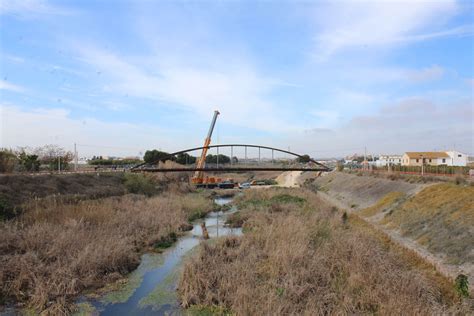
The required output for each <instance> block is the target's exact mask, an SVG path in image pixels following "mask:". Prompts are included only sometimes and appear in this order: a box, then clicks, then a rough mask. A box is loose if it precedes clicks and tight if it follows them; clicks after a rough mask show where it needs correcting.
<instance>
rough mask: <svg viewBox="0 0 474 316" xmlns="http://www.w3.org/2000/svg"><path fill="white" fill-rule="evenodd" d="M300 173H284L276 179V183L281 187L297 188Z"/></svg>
mask: <svg viewBox="0 0 474 316" xmlns="http://www.w3.org/2000/svg"><path fill="white" fill-rule="evenodd" d="M301 173H302V172H301V171H286V172H283V173H282V174H281V175H279V176H278V177H277V178H276V181H277V182H278V185H279V186H281V187H287V188H297V187H299V184H298V178H299V176H300V175H301Z"/></svg>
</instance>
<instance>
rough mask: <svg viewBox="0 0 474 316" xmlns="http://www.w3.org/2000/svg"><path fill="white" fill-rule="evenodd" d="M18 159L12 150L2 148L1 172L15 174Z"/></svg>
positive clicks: (0, 149)
mask: <svg viewBox="0 0 474 316" xmlns="http://www.w3.org/2000/svg"><path fill="white" fill-rule="evenodd" d="M17 161H18V158H17V156H16V155H15V153H14V152H13V151H12V150H11V149H6V148H0V172H1V173H6V172H13V170H15V166H16V164H17Z"/></svg>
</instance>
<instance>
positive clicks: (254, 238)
mask: <svg viewBox="0 0 474 316" xmlns="http://www.w3.org/2000/svg"><path fill="white" fill-rule="evenodd" d="M283 191H284V192H283ZM283 191H282V190H271V191H270V190H266V191H263V190H258V192H257V190H255V191H253V192H249V191H247V192H246V195H245V196H244V197H243V198H242V199H241V200H240V205H247V206H248V208H245V209H242V210H241V212H242V213H243V214H246V215H249V218H248V219H247V220H246V222H245V224H244V229H245V231H246V233H245V234H244V235H243V236H242V237H227V238H222V239H220V240H218V242H217V243H214V244H209V243H204V244H203V245H202V246H201V248H200V250H199V252H198V253H197V254H196V256H194V257H192V258H191V259H190V260H189V261H188V262H187V264H186V265H185V268H184V271H183V274H182V277H181V280H180V284H179V295H180V298H181V301H182V304H183V305H184V306H186V307H188V306H192V305H207V306H215V305H217V306H219V307H221V309H222V310H225V311H228V310H230V311H232V312H233V313H235V314H237V315H328V314H331V315H332V314H336V315H346V314H381V315H387V314H388V315H433V314H444V313H451V312H453V313H454V312H456V311H458V312H460V313H463V312H464V313H467V312H466V310H462V308H463V307H460V306H459V305H458V303H457V300H456V298H455V295H454V292H453V291H452V285H451V284H449V283H447V282H448V281H447V280H446V279H444V278H443V277H441V276H439V275H437V274H435V273H425V271H423V269H420V262H419V261H417V260H421V259H417V260H413V259H411V258H412V257H416V256H415V255H414V254H413V256H411V255H401V254H400V251H394V250H393V249H392V247H391V246H390V245H389V244H388V242H387V241H382V240H381V239H380V237H379V236H376V235H375V233H373V232H372V231H370V230H368V229H367V227H366V226H362V225H355V224H354V223H352V221H351V220H350V221H349V223H348V224H347V223H346V224H345V223H343V222H342V221H341V214H340V213H339V212H337V211H336V210H335V209H334V208H331V207H330V206H328V205H325V204H324V203H323V202H322V201H321V200H319V199H318V198H317V196H316V194H313V193H309V192H302V191H295V190H291V191H290V190H283ZM297 192H298V193H297ZM282 193H284V194H289V195H293V194H297V195H298V198H304V200H305V202H304V203H299V202H296V201H297V200H294V201H293V202H288V203H282V204H285V206H284V208H283V209H278V210H276V211H275V209H274V207H273V204H272V203H261V204H260V205H259V206H257V207H255V205H254V204H255V203H247V204H246V202H248V201H255V200H256V199H257V198H258V196H260V198H262V199H266V200H268V199H272V198H273V197H275V196H278V195H281V194H282ZM424 268H425V269H428V268H427V267H424ZM431 271H432V270H431ZM459 309H460V310H459Z"/></svg>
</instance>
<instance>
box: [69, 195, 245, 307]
mask: <svg viewBox="0 0 474 316" xmlns="http://www.w3.org/2000/svg"><path fill="white" fill-rule="evenodd" d="M231 201H232V198H228V197H222V198H216V200H215V202H216V203H217V204H219V205H224V204H227V203H230V202H231ZM236 211H237V210H236V209H235V207H232V208H231V209H230V210H229V211H227V212H211V213H209V214H208V215H207V217H206V218H205V219H204V221H205V222H206V227H207V230H208V233H209V236H210V237H211V238H214V237H217V236H228V235H240V234H241V233H242V231H241V229H240V228H228V227H224V222H225V219H226V217H227V216H228V215H229V214H232V213H234V212H236ZM201 222H202V221H201ZM201 222H197V223H196V224H195V225H194V227H193V229H192V230H191V231H189V232H187V233H186V234H185V235H184V236H182V237H181V238H179V239H178V241H177V242H176V243H175V245H173V247H171V248H169V249H167V250H166V251H165V252H163V253H161V254H157V253H147V254H144V255H143V256H142V260H141V263H140V265H139V266H138V268H137V269H136V270H135V271H133V272H132V273H130V275H129V276H128V282H127V284H125V285H124V286H123V288H121V289H119V290H116V291H113V292H110V293H108V294H106V295H104V296H103V297H101V298H99V299H95V300H88V299H82V300H81V301H79V304H78V305H79V307H80V312H79V313H78V314H79V315H98V314H100V315H180V314H181V309H180V307H179V303H178V299H177V296H176V287H177V280H178V277H179V269H180V266H181V264H182V262H183V259H184V258H185V257H186V256H187V255H189V254H190V253H191V252H192V250H193V248H195V247H196V246H197V245H199V243H200V241H201V240H202V230H201V225H200V224H201Z"/></svg>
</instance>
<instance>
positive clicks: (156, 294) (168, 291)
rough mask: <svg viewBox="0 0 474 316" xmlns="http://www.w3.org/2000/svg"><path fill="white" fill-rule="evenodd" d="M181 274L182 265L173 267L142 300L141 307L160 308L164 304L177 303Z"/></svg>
mask: <svg viewBox="0 0 474 316" xmlns="http://www.w3.org/2000/svg"><path fill="white" fill-rule="evenodd" d="M179 274H180V266H178V267H176V268H175V269H173V271H172V272H170V274H168V275H167V276H166V278H164V279H163V281H162V282H161V283H160V284H159V285H158V286H157V287H156V288H155V289H154V290H153V291H152V292H151V293H150V294H148V295H147V296H146V297H144V298H142V299H141V300H140V302H139V303H138V305H139V306H140V308H146V307H151V308H152V309H153V310H159V309H160V307H161V306H163V305H168V304H169V305H177V303H178V296H177V293H176V284H177V282H178V278H179Z"/></svg>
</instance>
